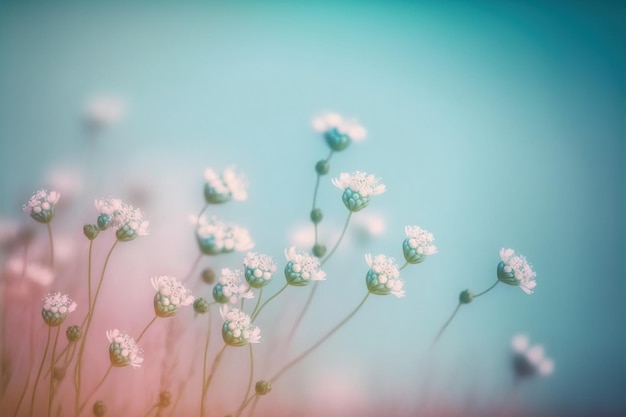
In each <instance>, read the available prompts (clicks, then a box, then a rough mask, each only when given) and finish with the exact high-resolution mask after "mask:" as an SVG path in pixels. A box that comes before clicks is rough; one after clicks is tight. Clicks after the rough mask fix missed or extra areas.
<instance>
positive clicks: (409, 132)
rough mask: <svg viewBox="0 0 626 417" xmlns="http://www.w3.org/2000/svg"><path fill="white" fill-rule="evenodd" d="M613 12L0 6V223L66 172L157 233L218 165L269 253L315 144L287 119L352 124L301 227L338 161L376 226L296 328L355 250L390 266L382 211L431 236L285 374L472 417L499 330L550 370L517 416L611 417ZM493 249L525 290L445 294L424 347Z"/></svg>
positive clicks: (616, 57) (396, 227)
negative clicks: (361, 131)
mask: <svg viewBox="0 0 626 417" xmlns="http://www.w3.org/2000/svg"><path fill="white" fill-rule="evenodd" d="M625 18H626V8H625V7H624V5H623V4H622V3H619V2H609V1H606V2H593V3H592V2H582V1H572V2H558V1H502V2H495V1H494V2H488V1H485V2H454V1H443V2H435V1H423V2H417V1H416V2H408V1H405V2H402V1H392V2H379V1H361V2H356V1H354V2H315V3H314V2H279V1H268V2H239V1H235V2H186V3H181V4H178V3H176V4H174V3H171V4H170V3H166V2H133V3H131V4H127V3H126V2H107V3H106V4H102V3H100V2H73V1H58V2H2V3H1V5H0V141H1V143H0V184H1V193H2V194H1V196H2V198H1V199H0V215H1V216H2V217H3V218H15V219H18V220H20V221H24V222H25V221H27V220H28V219H24V217H25V216H24V215H23V214H22V213H21V205H22V204H23V202H24V201H25V200H26V199H27V198H28V196H29V195H30V193H31V192H32V191H34V190H36V189H38V188H40V187H41V186H42V184H43V183H45V178H46V174H47V173H48V172H50V170H53V169H57V168H59V167H70V168H72V169H77V170H79V172H82V173H84V175H85V178H87V179H88V180H87V181H86V183H87V184H88V185H89V184H93V188H88V189H87V190H85V195H84V197H85V201H91V199H93V198H95V197H100V196H107V195H116V196H123V197H128V198H131V200H132V195H133V194H132V193H131V191H132V190H134V191H137V189H142V190H144V194H145V195H144V194H142V195H143V196H144V197H146V196H148V197H146V204H147V206H146V207H145V210H146V212H147V216H148V218H149V219H150V220H151V225H152V228H153V233H152V234H151V236H150V238H153V239H155V240H158V239H159V238H162V239H168V238H169V236H170V233H172V236H174V235H176V236H178V234H176V232H169V231H167V227H174V225H176V224H182V225H183V226H180V227H182V228H184V227H186V226H185V225H187V223H186V218H185V216H186V215H187V214H189V213H195V212H197V211H198V210H199V208H201V207H202V204H203V202H202V194H201V189H202V181H203V178H202V173H203V170H204V168H206V167H209V166H210V167H213V168H214V169H216V170H221V169H223V168H225V167H227V166H229V165H231V164H235V165H236V166H237V167H238V168H239V169H240V170H242V171H244V172H245V173H246V174H247V176H248V178H249V180H250V191H249V199H248V201H246V202H245V203H237V204H235V203H233V204H232V206H228V208H226V207H219V208H217V209H216V211H217V212H218V214H220V215H223V216H225V217H228V218H229V219H232V220H236V221H237V222H239V223H241V224H243V225H245V226H247V227H248V228H249V229H250V232H251V234H252V236H253V238H254V240H255V241H256V244H257V245H256V247H255V250H257V251H264V252H267V253H270V254H272V255H273V256H275V257H276V259H278V260H279V264H280V263H281V262H282V259H283V258H282V251H283V249H284V248H285V247H287V246H288V245H289V242H290V240H289V239H290V237H289V233H290V230H291V229H292V228H293V227H294V225H297V224H300V223H302V224H306V221H307V219H308V212H309V210H310V204H311V201H310V200H311V196H312V189H313V185H314V179H315V177H314V171H313V166H314V164H315V162H316V161H317V160H319V159H321V158H324V157H325V156H326V155H327V150H326V148H325V144H324V143H323V141H322V139H321V138H319V136H318V135H317V134H316V133H315V132H313V130H312V129H311V127H310V120H311V118H312V117H313V116H315V115H316V114H318V113H319V112H321V111H324V110H333V111H337V112H339V113H342V114H345V115H348V116H355V117H357V118H358V119H359V120H360V121H361V123H362V124H363V125H364V126H365V127H366V128H367V130H368V138H367V139H366V140H365V141H364V142H362V143H358V144H354V145H353V146H351V147H350V148H349V149H347V150H346V151H344V152H342V153H340V154H337V155H335V156H333V159H332V161H331V172H330V175H329V176H328V177H326V179H327V180H328V181H326V182H323V183H322V188H321V190H320V197H319V205H320V207H322V209H323V210H324V212H325V215H326V217H325V220H324V222H323V223H322V224H321V227H322V230H323V235H322V236H323V237H325V238H328V236H329V235H330V229H332V228H335V229H340V228H341V226H342V224H343V221H344V219H345V215H346V212H345V208H344V207H343V206H342V205H341V203H340V192H339V191H338V190H336V189H335V188H334V187H333V186H332V185H330V178H331V177H334V176H338V175H339V173H340V172H342V171H352V170H356V169H359V170H365V171H368V172H372V173H375V174H376V175H377V176H380V177H381V178H382V181H383V183H385V184H386V186H387V189H388V191H387V192H386V193H385V194H383V195H381V196H377V197H376V198H373V199H372V202H371V204H370V207H368V208H367V210H370V209H371V210H372V211H373V212H376V213H379V214H380V215H381V216H383V217H384V218H385V219H386V229H385V233H384V234H383V235H381V236H378V237H376V238H375V239H373V240H371V241H364V242H361V245H360V246H359V245H356V246H351V247H346V251H345V252H341V251H340V252H339V253H338V255H337V257H335V258H333V259H332V260H331V261H329V262H328V264H327V272H328V274H329V280H328V282H327V283H324V285H326V284H329V285H328V286H327V289H326V290H323V289H322V290H321V291H320V297H322V296H323V297H325V298H324V300H327V301H325V302H320V304H319V305H318V306H317V307H316V308H315V309H314V310H313V313H314V314H313V315H312V316H311V317H309V320H308V321H307V323H308V324H307V325H309V326H311V329H312V330H311V333H316V330H318V332H317V333H321V332H322V331H323V330H324V329H327V328H328V326H329V325H330V323H331V322H332V321H334V320H333V319H332V318H338V317H341V316H342V315H344V314H345V313H346V312H348V311H349V310H350V309H351V308H352V307H351V306H354V305H356V303H358V301H359V300H360V298H361V297H362V288H361V287H360V286H361V285H362V283H361V280H363V281H364V278H362V277H364V274H365V271H366V265H365V263H364V261H363V257H362V256H363V253H365V252H372V253H386V254H389V255H391V256H395V257H397V258H400V257H401V253H400V245H401V242H402V239H403V238H404V226H405V225H407V224H418V225H420V226H422V227H424V228H426V229H428V230H429V231H432V232H433V233H434V235H435V238H436V241H435V243H436V244H437V246H438V248H439V253H438V254H436V255H434V256H432V257H430V258H429V259H428V260H427V261H426V262H425V263H423V264H421V265H419V266H415V267H411V268H408V269H406V270H405V271H403V276H404V277H405V279H406V281H407V284H406V290H407V297H406V298H405V299H402V300H397V299H391V297H389V298H384V299H382V298H376V299H375V300H373V301H372V302H370V301H368V304H367V306H366V308H367V312H363V314H362V315H360V316H357V317H356V318H355V319H354V320H353V322H351V323H350V324H349V325H348V327H346V329H344V331H342V332H341V333H340V334H338V335H337V336H336V337H335V338H333V339H332V340H331V341H329V343H328V344H327V345H325V346H324V347H323V348H322V349H320V352H318V353H316V355H315V356H312V357H311V358H310V361H308V362H307V363H308V367H307V365H303V367H302V369H300V370H299V372H295V375H294V378H296V377H297V378H301V379H302V380H305V378H306V377H307V372H308V371H310V370H311V369H315V367H316V366H321V364H322V365H323V364H327V365H329V364H330V365H332V366H333V367H336V369H338V370H343V371H344V372H346V373H350V372H356V373H358V372H360V373H358V375H360V378H361V377H362V379H364V380H365V382H364V383H363V386H364V387H366V388H367V389H366V392H367V393H368V395H369V394H371V393H372V392H376V393H377V395H379V396H380V401H381V404H382V405H381V407H383V409H387V410H389V411H390V412H393V410H396V411H398V412H400V411H402V410H405V409H411V407H420V406H425V405H424V404H427V403H429V402H428V401H430V402H435V403H437V402H445V403H451V404H460V405H461V407H464V406H468V407H475V408H477V409H480V408H481V407H483V406H487V405H490V404H494V403H497V401H498V399H501V398H503V397H505V396H506V392H508V386H509V384H510V379H511V375H510V373H511V372H510V368H509V361H508V359H509V358H508V344H509V341H510V339H511V337H512V336H513V335H514V334H515V333H517V332H520V331H521V332H526V333H528V334H529V336H530V338H531V341H532V342H533V343H541V344H543V345H544V346H545V348H546V353H547V354H548V355H549V356H550V357H552V358H553V359H554V361H555V364H556V369H555V373H554V374H553V375H552V376H550V377H549V378H546V379H541V380H537V381H534V383H533V384H528V385H527V386H526V387H524V391H523V392H522V394H521V395H522V400H521V403H522V404H524V406H525V407H528V408H529V409H531V410H534V411H536V412H545V413H550V412H574V411H579V412H580V413H581V415H584V414H585V413H591V412H606V413H615V414H618V413H619V412H625V411H626V400H625V399H624V398H626V397H625V396H624V393H625V392H626V359H625V358H624V353H625V352H626V341H625V328H626V327H625V326H626V309H625V304H624V301H623V298H624V290H625V288H624V277H625V272H626V271H625V267H624V265H625V263H624V260H625V259H626V253H625V250H624V232H625V228H624V191H625V187H624V179H625V177H624V162H625V161H624V140H625V129H624V127H625V125H624V120H625V118H624V116H625V110H626V109H625V107H626V106H625V102H626V101H625V98H626V82H625V78H624V75H625V65H624V64H625V56H626V53H625V51H626V49H625V42H624V39H625V38H624V22H625V21H626V20H625ZM99 92H104V93H114V94H118V95H119V96H121V97H123V98H124V99H125V100H126V101H127V103H128V114H127V117H126V118H125V120H124V121H123V122H122V123H120V124H119V125H118V126H114V127H112V128H111V129H108V130H106V131H105V132H104V133H103V135H102V136H103V137H102V138H99V139H101V142H100V143H99V144H98V147H96V148H95V149H92V148H89V147H88V146H87V145H88V144H87V143H86V140H85V137H84V131H83V130H82V127H83V126H82V124H81V115H82V112H83V108H84V105H85V103H86V101H87V100H88V99H89V98H90V97H92V96H93V95H94V94H98V93H99ZM89 178H91V180H93V178H97V179H98V182H97V184H98V185H97V186H96V185H95V184H96V182H90V181H91V180H89ZM133 187H134V188H133ZM142 187H143V188H142ZM129 190H131V191H129ZM150 201H152V202H153V203H154V205H153V206H150V205H149V204H148V203H149V202H150ZM86 206H87V207H88V208H89V209H86V211H85V212H81V213H80V214H78V218H80V217H81V216H83V217H85V220H84V221H85V222H86V221H93V220H89V219H90V216H93V212H92V211H89V210H91V206H90V204H87V205H86ZM151 212H152V216H150V214H151ZM172 219H176V220H175V221H174V220H172ZM181 219H182V220H181ZM78 224H79V226H81V225H82V223H80V222H79V223H78ZM78 230H80V229H78ZM183 232H184V233H183ZM185 233H187V231H186V230H183V231H182V232H181V233H180V234H182V235H183V236H190V235H189V234H187V235H185ZM324 233H326V234H325V235H324ZM328 239H329V238H328ZM177 242H178V241H177ZM328 246H330V243H328ZM502 247H512V248H514V249H516V250H518V251H520V252H521V253H523V254H524V255H526V256H527V258H528V259H529V260H530V262H531V263H532V264H533V266H534V269H535V270H536V272H537V282H538V285H537V288H536V291H535V294H533V295H532V296H526V295H525V294H524V293H523V292H522V291H521V290H519V289H517V288H512V287H505V286H504V285H499V286H497V287H496V288H495V289H494V290H493V291H492V292H490V293H489V294H488V295H485V297H484V298H482V297H481V299H480V300H477V301H476V302H475V303H474V304H472V305H470V306H467V307H464V308H462V309H461V311H460V313H459V315H458V317H457V318H456V319H455V321H454V322H453V323H452V324H451V326H450V328H449V329H448V332H447V333H446V334H445V335H444V337H443V338H442V340H441V341H440V342H439V344H438V345H437V352H436V358H434V359H433V358H432V357H431V356H430V355H432V352H430V346H431V341H432V339H433V337H434V335H435V334H436V332H437V330H438V329H439V327H440V326H441V324H442V323H443V322H444V321H445V320H446V318H447V317H448V315H449V314H450V313H451V311H452V310H453V308H454V306H455V305H456V299H457V295H458V293H459V292H460V291H461V290H463V289H465V288H472V289H474V290H475V291H477V292H478V291H482V290H483V289H485V288H487V287H488V286H489V285H491V283H492V282H493V280H494V279H495V269H496V264H497V263H498V261H499V257H498V251H499V250H500V249H501V248H502ZM174 248H175V250H176V251H178V252H177V253H178V254H179V255H180V251H183V254H184V255H183V256H179V255H178V256H174V255H173V254H172V255H171V258H167V256H166V257H165V259H162V260H160V261H161V262H163V263H164V264H167V265H168V266H171V267H172V268H179V269H180V270H186V268H187V266H188V265H189V264H190V263H191V262H192V260H193V258H194V257H195V253H194V247H193V241H192V239H191V237H190V239H189V241H180V243H177V244H176V245H174ZM340 249H341V248H340ZM342 253H343V254H342ZM183 258H184V259H183ZM236 259H237V258H235V257H231V258H226V259H225V260H223V261H222V260H219V261H217V264H216V265H221V263H223V265H228V263H229V262H230V263H233V262H235V260H236ZM154 262H157V263H158V262H159V260H154ZM168 262H169V263H168ZM152 266H154V265H152ZM279 268H280V267H279ZM355 271H357V272H355ZM352 277H353V278H352ZM349 279H351V280H352V281H348V280H349ZM333 282H334V283H333ZM349 282H355V283H356V284H355V286H352V285H351V284H349ZM331 283H333V284H332V285H333V286H331ZM277 285H278V284H277ZM353 287H354V288H355V289H353ZM276 288H279V287H278V286H277V287H276ZM314 317H315V318H317V319H314ZM305 346H308V343H305V342H304V341H303V342H302V346H301V347H303V348H304V347H305ZM429 358H430V359H429ZM364 363H366V364H367V366H365V365H363V364H364ZM359 370H360V371H359ZM294 381H300V379H297V380H296V379H294ZM426 397H427V398H428V399H429V400H428V401H426V400H425V399H424V398H426ZM472 409H473V408H472Z"/></svg>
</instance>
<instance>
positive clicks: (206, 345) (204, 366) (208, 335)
mask: <svg viewBox="0 0 626 417" xmlns="http://www.w3.org/2000/svg"><path fill="white" fill-rule="evenodd" d="M207 314H208V316H209V328H208V329H207V332H206V340H205V342H204V355H203V359H202V392H201V396H200V416H201V417H204V415H205V413H204V397H205V395H204V387H205V382H204V381H206V378H207V376H206V371H207V359H208V356H209V341H210V340H211V309H209V310H208V311H207Z"/></svg>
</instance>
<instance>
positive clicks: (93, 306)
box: [74, 240, 119, 417]
mask: <svg viewBox="0 0 626 417" xmlns="http://www.w3.org/2000/svg"><path fill="white" fill-rule="evenodd" d="M118 242H119V240H115V242H114V243H113V245H112V246H111V249H109V252H108V253H107V256H106V258H105V260H104V265H103V266H102V272H101V273H100V279H99V281H98V287H97V288H96V293H95V295H94V297H93V302H92V304H91V310H90V311H88V312H87V317H86V323H85V320H83V323H84V325H85V331H84V332H83V336H82V338H81V340H80V348H79V349H78V358H77V359H76V366H75V367H74V388H75V390H76V398H75V399H74V412H75V414H76V417H78V415H79V414H80V391H81V371H82V362H83V355H84V353H85V345H86V344H87V336H88V334H89V330H90V329H91V321H92V320H93V314H94V311H95V309H96V303H97V302H98V295H99V294H100V289H101V288H102V282H103V281H104V273H105V271H106V269H107V265H108V264H109V259H110V258H111V254H112V253H113V249H115V246H117V243H118Z"/></svg>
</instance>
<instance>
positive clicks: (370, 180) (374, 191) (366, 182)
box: [332, 171, 385, 197]
mask: <svg viewBox="0 0 626 417" xmlns="http://www.w3.org/2000/svg"><path fill="white" fill-rule="evenodd" d="M332 183H333V185H334V186H335V187H337V188H339V189H340V190H346V189H349V190H351V191H354V192H357V193H359V195H360V196H361V197H368V196H370V195H378V194H382V193H384V192H385V185H384V184H381V183H380V179H379V178H376V177H375V176H374V175H373V174H368V173H366V172H361V171H355V172H353V173H352V174H348V173H347V172H342V173H341V174H339V178H333V179H332Z"/></svg>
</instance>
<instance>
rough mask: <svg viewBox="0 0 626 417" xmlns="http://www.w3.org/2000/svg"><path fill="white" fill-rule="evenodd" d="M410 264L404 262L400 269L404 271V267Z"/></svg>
mask: <svg viewBox="0 0 626 417" xmlns="http://www.w3.org/2000/svg"><path fill="white" fill-rule="evenodd" d="M408 265H409V263H408V262H404V265H402V266H401V267H400V271H402V270H403V269H404V268H406V267H407V266H408Z"/></svg>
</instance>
